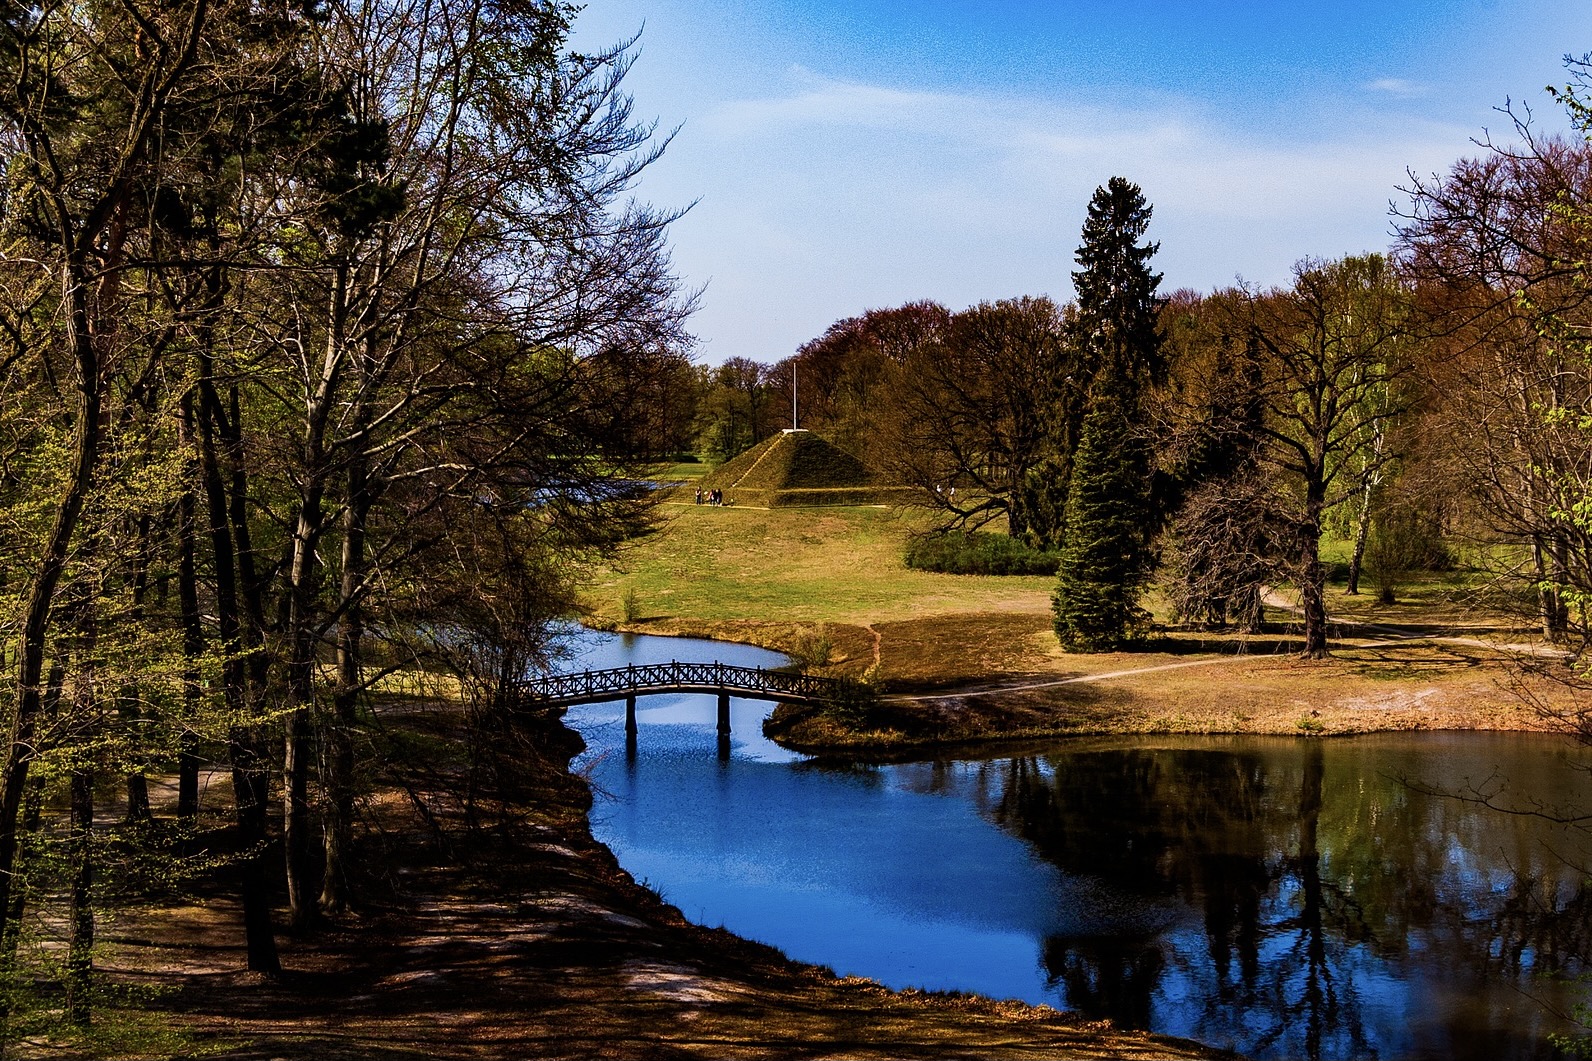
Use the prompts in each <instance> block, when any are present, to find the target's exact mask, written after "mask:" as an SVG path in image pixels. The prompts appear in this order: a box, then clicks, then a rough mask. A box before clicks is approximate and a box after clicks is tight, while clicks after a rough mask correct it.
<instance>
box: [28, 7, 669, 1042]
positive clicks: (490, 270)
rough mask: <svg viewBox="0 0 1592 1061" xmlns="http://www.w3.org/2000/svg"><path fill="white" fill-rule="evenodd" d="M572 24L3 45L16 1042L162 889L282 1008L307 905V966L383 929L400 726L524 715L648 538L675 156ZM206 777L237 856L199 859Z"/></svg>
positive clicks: (135, 13) (89, 35)
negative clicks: (363, 845) (620, 557)
mask: <svg viewBox="0 0 1592 1061" xmlns="http://www.w3.org/2000/svg"><path fill="white" fill-rule="evenodd" d="M574 10H575V9H574V8H573V7H572V6H570V5H566V4H563V3H558V2H551V0H548V2H537V0H528V2H524V3H517V4H508V5H502V4H491V3H484V2H480V0H465V2H463V3H459V4H448V5H434V4H422V3H410V2H409V0H325V2H306V3H295V2H291V0H289V2H282V3H268V4H265V5H263V6H262V5H258V4H235V3H226V2H221V3H213V2H212V3H203V2H201V3H196V4H171V3H164V2H158V0H157V2H144V0H132V2H125V3H100V2H95V0H90V2H89V3H87V4H80V5H72V6H66V7H59V6H49V5H46V6H44V7H38V6H34V7H14V8H12V9H10V10H9V11H8V12H7V13H6V14H5V15H4V16H3V17H0V41H3V46H0V67H3V69H4V77H3V79H0V80H3V87H0V129H3V131H0V138H3V139H0V142H3V144H4V151H5V167H4V170H3V178H0V239H3V241H4V242H3V256H0V658H3V661H4V665H5V668H6V673H7V678H8V680H7V681H6V682H5V684H4V688H3V690H0V719H3V722H4V733H3V740H4V743H3V745H0V756H3V759H0V919H3V923H0V974H3V975H4V987H5V988H6V991H5V994H4V995H3V997H0V1019H5V1020H9V1021H10V1023H8V1024H7V1025H6V1029H7V1034H9V1035H15V1034H20V1031H19V1029H20V1028H21V1027H22V1025H21V1024H19V1023H18V1022H19V1021H21V1015H22V1014H23V1013H24V1012H25V1010H26V1006H25V1003H26V1001H27V999H28V997H29V996H30V994H31V993H32V992H33V990H34V989H35V987H37V986H39V985H44V987H45V989H46V992H47V994H48V992H49V990H51V985H59V986H61V987H62V988H64V999H65V1001H64V1003H63V1007H64V1013H65V1015H66V1016H67V1018H68V1019H69V1020H70V1021H72V1022H74V1023H78V1024H84V1023H87V1022H88V1020H89V1019H90V1015H91V1010H92V1000H93V998H94V997H95V996H94V990H95V983H94V979H93V977H92V975H91V969H92V954H93V943H94V924H95V921H94V913H95V909H96V905H97V904H98V903H99V901H100V900H101V898H102V897H103V896H104V895H106V894H109V893H110V892H111V891H113V890H114V889H115V888H116V887H118V886H119V883H120V882H124V881H125V880H126V879H128V878H127V877H126V875H125V874H124V875H123V876H122V877H120V878H119V877H118V876H117V875H116V874H117V872H118V870H119V869H121V870H126V866H127V865H128V864H130V862H136V861H138V860H139V859H152V858H165V859H168V860H169V859H172V858H177V857H178V856H182V858H191V859H193V860H197V861H200V862H202V861H204V860H205V859H212V860H213V859H214V858H216V857H218V856H224V861H227V862H229V863H230V865H231V867H232V869H233V870H234V871H235V873H236V876H237V878H238V879H239V880H240V881H241V898H242V905H243V910H244V921H245V927H246V930H247V940H248V965H249V967H250V968H251V969H255V970H260V971H264V972H271V971H274V970H276V968H277V967H278V958H277V952H276V947H275V941H274V937H273V933H272V918H273V914H272V904H273V902H274V901H275V896H276V895H277V894H279V892H278V889H279V888H280V887H281V885H282V883H283V882H285V885H286V894H287V898H288V915H289V917H290V919H291V922H292V923H293V924H294V925H295V926H299V927H306V926H310V925H312V924H313V923H314V922H315V921H316V920H317V918H318V917H320V916H321V915H322V914H323V913H325V912H333V913H335V912H339V911H342V910H344V909H346V908H347V907H348V905H349V904H350V903H351V902H353V901H354V900H355V898H356V897H355V896H354V895H352V894H351V888H352V877H351V875H350V874H349V872H348V868H349V859H350V857H351V854H350V843H351V839H352V826H353V821H354V817H355V814H356V795H357V785H356V778H355V775H356V773H357V772H359V771H360V770H361V769H362V768H363V765H364V764H362V763H361V762H360V760H359V755H358V754H357V753H358V748H359V745H357V744H356V739H355V738H356V734H357V732H358V731H359V727H360V725H361V723H362V720H363V719H364V718H365V717H366V716H365V714H364V712H365V711H366V710H367V707H368V703H367V701H368V694H369V693H370V692H371V690H372V689H373V688H375V687H377V686H379V685H380V684H381V683H382V682H384V681H387V682H390V681H392V680H393V679H394V676H395V675H405V674H413V673H416V672H418V671H426V672H429V673H432V674H443V675H447V676H449V683H450V688H452V689H454V690H456V691H461V692H462V693H463V694H464V699H465V701H466V702H467V703H468V704H470V705H473V706H474V707H476V708H478V709H480V710H482V711H491V710H494V709H497V708H500V707H501V706H503V704H502V700H503V697H504V696H506V695H507V694H508V692H509V691H510V690H509V689H508V683H510V682H511V681H512V680H513V679H514V678H516V677H517V676H519V675H520V674H522V673H523V672H524V670H525V668H526V667H527V666H528V665H530V664H533V663H535V662H537V661H539V660H540V659H541V657H542V654H543V653H544V652H545V650H546V637H547V634H548V629H549V621H550V620H551V619H552V618H554V617H557V616H561V615H565V614H568V613H569V610H570V607H571V601H572V589H571V586H572V579H573V576H574V574H575V571H576V569H577V567H578V565H579V564H580V563H581V562H582V561H583V560H584V559H586V558H589V557H592V556H595V555H597V554H598V553H601V552H602V551H603V550H605V549H607V548H608V547H610V546H611V545H612V543H614V542H615V541H617V540H620V539H621V538H623V537H625V536H627V535H630V534H633V533H634V532H635V531H636V530H637V529H638V528H640V527H641V526H643V525H644V524H645V521H646V519H647V501H646V499H645V497H643V496H641V495H640V493H639V492H638V489H637V487H636V486H635V485H634V483H635V480H636V477H637V472H636V470H635V468H634V465H633V462H632V458H633V457H634V455H636V454H637V453H639V452H642V451H644V450H646V449H647V448H648V447H649V446H650V444H651V443H650V441H649V440H650V439H652V438H653V437H654V436H655V435H656V425H655V423H654V422H653V421H654V419H655V417H654V415H653V414H652V412H651V409H652V406H651V405H650V404H649V402H648V401H647V400H646V396H648V395H650V394H654V393H657V391H658V390H659V388H660V381H662V380H665V379H667V378H670V376H671V374H672V373H674V372H676V371H678V370H679V368H680V366H681V365H683V364H684V355H683V353H682V351H683V349H684V348H685V346H686V343H687V337H686V336H685V335H684V333H683V331H682V325H683V321H684V319H685V316H686V314H687V312H688V310H689V309H690V299H689V297H683V296H682V294H681V292H680V290H679V285H678V284H677V282H676V280H675V278H674V276H673V275H672V272H671V269H670V265H669V260H668V255H667V250H666V246H665V230H666V226H667V224H668V223H669V221H670V220H671V219H672V218H671V216H670V215H668V214H666V213H660V212H658V211H655V210H652V209H650V208H648V207H646V206H644V205H640V204H638V203H636V202H635V201H633V200H632V199H631V198H630V188H631V185H632V184H633V182H634V180H635V178H636V177H637V175H638V174H639V173H640V171H641V170H642V169H643V168H644V167H645V166H646V165H647V164H648V163H649V162H650V161H651V160H652V159H653V158H654V157H656V154H657V152H658V151H659V150H660V145H659V143H658V142H657V141H656V140H654V138H653V137H652V128H651V126H650V125H648V124H646V123H642V122H638V121H636V120H635V119H634V118H633V117H632V115H631V105H630V100H629V98H628V97H627V96H626V95H625V94H624V92H623V91H622V88H621V82H622V79H623V77H624V75H625V72H626V70H627V68H628V65H629V61H630V49H629V46H628V45H626V46H621V47H617V48H615V49H612V50H607V51H603V52H598V53H578V52H575V51H572V50H571V49H570V48H569V46H568V34H569V31H570V20H571V18H572V17H573V13H574ZM210 763H219V764H221V765H222V766H223V767H224V768H225V769H226V770H228V771H230V776H231V781H232V785H231V788H232V797H233V802H234V804H235V826H234V829H233V830H232V833H231V835H232V838H233V839H234V840H235V842H234V843H232V844H231V845H230V848H227V847H225V846H217V843H218V840H217V837H215V836H210V837H206V836H199V835H196V834H195V833H194V828H195V825H196V823H197V822H199V821H200V811H201V807H200V787H199V779H200V773H201V768H202V767H204V766H206V765H207V764H210ZM157 776H159V777H168V776H170V777H175V778H176V779H177V798H176V802H175V805H174V806H152V805H151V799H150V795H149V792H150V781H151V779H152V778H155V777H157ZM106 801H110V802H112V803H113V804H114V806H115V807H116V808H117V813H118V814H119V815H123V816H125V819H126V821H125V823H124V824H122V825H119V826H117V827H115V828H110V829H107V828H106V827H105V810H106V808H105V807H104V806H103V804H104V803H105V802H106ZM97 818H98V826H96V819H97ZM178 862H181V858H178ZM126 872H127V873H132V872H133V871H131V870H127V871H126ZM170 872H176V871H175V870H171V871H170ZM134 875H135V876H136V874H134ZM62 925H64V926H65V928H64V929H63V930H61V931H60V932H59V933H58V935H59V936H60V937H62V938H59V939H56V938H41V937H40V936H39V933H40V932H41V931H42V932H45V933H46V935H49V933H50V932H53V931H54V930H53V928H52V927H51V926H62ZM50 997H54V996H53V995H51V996H50ZM53 1005H54V1003H53V1002H52V1003H51V1006H53Z"/></svg>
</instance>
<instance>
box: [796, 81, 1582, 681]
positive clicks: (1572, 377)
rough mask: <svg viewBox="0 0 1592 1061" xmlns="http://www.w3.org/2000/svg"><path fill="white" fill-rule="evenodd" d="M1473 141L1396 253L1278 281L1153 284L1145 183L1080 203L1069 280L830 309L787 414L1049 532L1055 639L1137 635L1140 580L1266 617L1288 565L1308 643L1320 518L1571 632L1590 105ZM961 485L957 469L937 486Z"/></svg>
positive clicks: (1367, 555)
mask: <svg viewBox="0 0 1592 1061" xmlns="http://www.w3.org/2000/svg"><path fill="white" fill-rule="evenodd" d="M1570 72H1571V76H1572V82H1573V83H1572V84H1571V86H1570V87H1569V88H1568V89H1567V90H1565V91H1564V92H1562V93H1561V94H1560V99H1561V100H1562V101H1563V103H1564V104H1565V106H1566V108H1567V111H1568V113H1569V115H1570V117H1571V118H1572V120H1573V121H1574V122H1575V124H1576V127H1577V129H1578V130H1579V131H1580V133H1581V134H1583V135H1582V136H1580V137H1577V138H1558V137H1547V138H1543V137H1539V136H1537V135H1535V134H1534V133H1533V131H1532V129H1531V128H1530V127H1529V125H1526V124H1524V123H1523V124H1521V125H1520V126H1519V128H1518V130H1517V132H1518V134H1519V135H1518V142H1517V143H1516V144H1515V145H1514V146H1510V147H1507V148H1506V147H1495V148H1489V149H1487V150H1485V151H1484V152H1483V153H1481V154H1480V155H1479V156H1478V157H1475V158H1470V159H1465V160H1462V161H1460V162H1458V163H1456V164H1455V165H1454V166H1453V167H1452V168H1451V169H1450V170H1449V171H1448V172H1447V173H1445V174H1441V175H1435V176H1433V177H1430V178H1424V179H1412V182H1411V184H1410V186H1409V187H1408V188H1407V189H1405V192H1406V193H1407V199H1406V200H1405V202H1404V205H1403V206H1402V207H1401V208H1400V211H1399V216H1398V217H1397V238H1396V242H1395V245H1394V246H1393V248H1392V249H1391V250H1390V251H1389V253H1387V254H1385V255H1384V254H1368V255H1362V256H1355V257H1349V258H1344V259H1339V260H1330V261H1329V260H1318V259H1305V260H1303V261H1301V262H1300V263H1299V264H1298V265H1297V266H1296V267H1295V268H1294V271H1293V278H1292V281H1291V282H1290V283H1289V284H1287V285H1282V286H1275V287H1262V286H1257V285H1246V284H1240V285H1235V286H1233V287H1229V288H1225V289H1222V290H1218V291H1214V292H1211V293H1209V294H1198V293H1195V292H1191V291H1175V292H1171V293H1170V294H1162V293H1161V292H1160V291H1159V284H1160V277H1159V275H1157V274H1156V273H1154V272H1153V270H1152V268H1151V263H1152V260H1153V255H1154V253H1155V251H1156V244H1154V243H1152V242H1149V241H1147V240H1146V238H1145V236H1146V233H1147V231H1148V221H1149V217H1150V207H1149V204H1147V203H1145V202H1144V201H1143V197H1142V195H1141V194H1140V193H1139V190H1138V189H1137V188H1136V187H1135V186H1133V185H1131V184H1129V183H1127V182H1126V181H1122V180H1121V179H1113V181H1111V182H1110V183H1109V184H1107V185H1106V186H1104V187H1102V188H1101V189H1099V190H1098V191H1097V192H1096V194H1095V197H1094V200H1093V201H1092V203H1091V205H1090V212H1089V219H1088V221H1087V222H1086V225H1085V229H1084V234H1083V240H1082V242H1081V245H1080V248H1079V252H1078V264H1079V268H1078V271H1076V272H1075V273H1074V274H1073V279H1074V283H1075V287H1076V290H1077V298H1076V299H1075V301H1073V302H1072V303H1069V304H1067V305H1057V304H1055V303H1054V302H1052V301H1050V300H1048V299H1044V298H1015V299H1007V300H1000V301H995V302H987V303H981V304H979V305H976V306H973V307H971V308H969V309H967V310H964V311H962V312H957V313H953V312H950V311H949V310H947V309H946V308H945V307H943V306H940V305H938V304H936V303H932V302H918V303H911V304H908V305H905V306H900V307H895V308H889V309H880V310H871V311H869V312H867V313H864V314H862V315H861V316H859V317H855V318H850V319H847V320H843V321H840V322H838V323H837V324H835V325H833V326H832V327H831V328H829V329H828V331H826V332H825V333H824V334H823V335H822V336H820V337H819V338H817V339H814V340H813V341H811V342H809V343H807V344H806V345H805V346H803V347H802V348H801V349H800V350H799V351H798V352H797V353H796V355H795V356H794V357H793V358H791V359H789V360H788V361H787V362H784V363H781V364H780V365H778V366H774V367H773V368H771V369H769V370H768V372H767V376H768V378H770V379H772V380H776V381H778V380H782V379H786V378H788V377H789V376H790V374H791V371H792V369H794V370H795V372H796V373H797V375H798V378H799V379H800V381H801V387H802V395H803V399H802V407H803V410H804V411H803V418H804V425H805V426H808V427H811V428H813V429H815V430H818V431H821V432H823V433H826V434H828V435H830V436H831V437H832V438H834V439H835V440H836V441H839V442H841V443H842V444H844V445H847V446H848V447H850V448H852V449H853V450H855V451H856V452H858V453H859V454H860V455H863V456H864V457H866V458H867V459H868V460H869V461H870V462H871V463H873V464H875V465H877V466H879V467H881V468H885V469H888V470H889V471H890V472H891V473H892V474H893V475H894V476H895V477H897V479H899V480H900V481H902V482H905V483H908V484H912V485H915V486H917V487H919V488H920V489H919V496H920V498H921V499H922V503H923V504H924V505H926V506H929V507H932V508H934V509H936V510H937V511H938V512H939V513H940V514H941V516H942V525H943V526H944V527H946V528H947V529H963V530H973V529H977V528H979V527H983V526H985V525H987V524H992V523H993V524H994V525H995V527H996V528H997V529H1000V528H1001V527H1002V526H1003V525H1004V528H1005V529H1007V530H1009V532H1010V533H1011V535H1012V536H1013V537H1015V538H1018V539H1021V540H1022V541H1024V542H1025V543H1027V544H1028V545H1030V546H1034V547H1037V548H1042V549H1045V550H1048V551H1052V552H1055V553H1057V554H1059V557H1060V581H1059V584H1058V590H1057V594H1056V600H1055V604H1056V625H1057V632H1058V634H1059V635H1060V636H1061V638H1062V640H1063V641H1064V642H1065V643H1067V644H1068V645H1070V646H1072V647H1075V648H1082V649H1098V648H1108V647H1112V646H1115V645H1119V644H1122V643H1123V642H1125V641H1127V640H1130V639H1132V638H1133V637H1134V636H1135V634H1136V633H1137V632H1138V631H1139V630H1141V629H1142V627H1143V623H1144V621H1145V616H1144V613H1143V611H1142V610H1141V608H1140V604H1139V601H1140V599H1141V597H1142V593H1143V592H1144V590H1145V589H1146V588H1147V587H1148V586H1149V584H1150V583H1151V581H1152V580H1155V581H1157V582H1158V583H1159V584H1160V585H1161V586H1162V587H1163V588H1164V589H1165V590H1166V592H1167V593H1168V595H1169V597H1170V599H1171V600H1172V601H1173V602H1174V604H1175V606H1176V608H1177V610H1178V612H1179V613H1180V614H1181V616H1182V617H1183V618H1184V619H1185V620H1186V621H1189V622H1194V623H1198V624H1203V625H1209V626H1217V627H1219V626H1223V625H1227V624H1238V625H1239V626H1241V627H1244V628H1248V629H1255V628H1257V627H1258V624H1259V622H1260V617H1261V594H1262V592H1263V590H1264V589H1265V588H1266V587H1269V586H1275V585H1280V584H1291V585H1293V586H1294V587H1296V588H1297V590H1298V592H1299V595H1300V599H1301V604H1302V609H1303V620H1304V623H1303V625H1304V638H1305V646H1306V651H1307V652H1309V653H1311V654H1320V653H1323V652H1325V650H1326V643H1327V641H1326V633H1327V625H1326V620H1327V615H1326V603H1325V584H1326V578H1327V568H1326V565H1325V564H1324V563H1323V560H1322V551H1321V546H1322V541H1323V539H1325V538H1328V537H1338V538H1342V539H1345V540H1347V541H1348V542H1350V543H1351V545H1350V561H1349V570H1348V572H1347V574H1348V588H1349V591H1350V592H1359V590H1360V585H1361V582H1362V580H1363V579H1364V578H1365V577H1366V572H1367V571H1370V572H1372V573H1373V574H1374V575H1375V577H1376V579H1377V581H1378V583H1379V584H1378V586H1377V587H1376V588H1377V589H1378V590H1380V591H1382V592H1384V593H1386V592H1390V591H1391V587H1392V584H1393V582H1395V581H1396V580H1397V579H1399V578H1401V577H1402V576H1403V575H1404V574H1405V573H1407V572H1409V571H1411V570H1416V569H1422V568H1428V569H1429V568H1434V567H1441V566H1443V565H1445V564H1448V563H1450V562H1452V558H1453V554H1452V550H1453V545H1454V543H1457V542H1461V541H1464V542H1468V543H1473V544H1479V545H1481V546H1484V547H1486V548H1485V549H1484V550H1483V551H1484V552H1485V553H1486V554H1487V555H1488V556H1489V557H1491V558H1492V560H1493V561H1494V562H1495V563H1496V564H1497V565H1498V568H1499V570H1498V574H1499V575H1500V576H1501V578H1502V579H1503V580H1504V581H1505V582H1509V583H1512V584H1513V585H1514V586H1515V587H1516V588H1518V589H1519V590H1520V591H1521V592H1520V594H1519V597H1520V598H1522V599H1526V598H1529V599H1530V600H1531V601H1532V602H1533V604H1532V607H1533V609H1534V610H1535V612H1536V614H1537V619H1538V620H1539V622H1540V625H1541V628H1542V631H1543V633H1544V634H1545V635H1546V636H1548V637H1550V638H1553V639H1555V640H1559V641H1561V642H1563V643H1565V644H1567V645H1568V646H1569V647H1571V648H1572V649H1574V650H1575V651H1576V652H1577V653H1579V652H1580V651H1581V650H1583V649H1584V648H1585V646H1586V644H1587V637H1588V632H1589V628H1588V623H1587V616H1586V604H1587V600H1588V593H1589V592H1592V556H1589V552H1588V544H1589V539H1588V528H1589V524H1592V479H1589V477H1592V426H1589V425H1592V419H1589V417H1588V409H1589V402H1592V348H1589V346H1588V340H1587V332H1586V328H1587V325H1588V323H1589V320H1588V314H1587V308H1588V307H1587V300H1588V297H1589V291H1592V288H1589V282H1592V273H1589V270H1588V267H1587V265H1586V253H1587V252H1586V248H1587V246H1588V242H1589V239H1592V144H1589V143H1588V141H1587V138H1586V134H1588V133H1592V124H1589V118H1588V110H1587V107H1586V105H1585V103H1584V102H1583V99H1584V92H1585V90H1586V86H1587V77H1586V74H1587V66H1586V64H1585V63H1584V62H1576V63H1572V64H1571V65H1570ZM953 488H954V489H953Z"/></svg>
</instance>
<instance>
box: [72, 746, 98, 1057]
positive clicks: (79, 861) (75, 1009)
mask: <svg viewBox="0 0 1592 1061" xmlns="http://www.w3.org/2000/svg"><path fill="white" fill-rule="evenodd" d="M71 819H72V841H71V852H72V856H71V857H72V913H71V918H72V934H71V939H70V941H69V943H68V944H67V955H66V1017H67V1020H68V1021H70V1022H71V1023H72V1024H74V1025H76V1026H78V1027H80V1028H81V1027H86V1026H87V1025H88V1023H89V1018H90V1014H91V1005H90V991H91V989H92V987H93V984H92V979H93V973H94V895H93V891H94V772H93V770H91V769H88V768H82V769H78V770H74V771H72V814H71Z"/></svg>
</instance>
